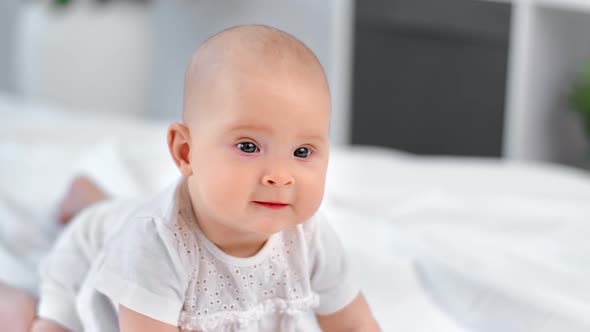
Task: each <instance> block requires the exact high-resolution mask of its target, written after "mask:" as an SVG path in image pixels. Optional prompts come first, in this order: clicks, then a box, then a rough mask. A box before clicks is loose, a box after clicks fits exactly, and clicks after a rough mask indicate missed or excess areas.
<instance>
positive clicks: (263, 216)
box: [168, 26, 330, 237]
mask: <svg viewBox="0 0 590 332" xmlns="http://www.w3.org/2000/svg"><path fill="white" fill-rule="evenodd" d="M329 122H330V94H329V89H328V84H327V80H326V77H325V74H324V71H323V69H322V66H321V65H320V63H319V61H318V60H317V58H316V57H315V55H314V54H313V53H312V52H311V51H310V50H309V49H308V48H307V47H306V46H305V45H304V44H303V43H301V42H300V41H299V40H297V39H296V38H294V37H293V36H291V35H289V34H287V33H285V32H282V31H279V30H276V29H273V28H269V27H266V26H240V27H235V28H232V29H228V30H225V31H223V32H221V33H219V34H217V35H215V36H213V37H212V38H210V39H209V40H207V41H206V42H205V43H204V44H203V45H202V46H201V47H200V48H199V49H198V50H197V52H196V53H195V55H194V56H193V58H192V61H191V63H190V65H189V67H188V69H187V72H186V78H185V88H184V115H183V124H179V123H176V124H173V125H171V126H170V129H169V133H168V143H169V146H170V151H171V153H172V155H173V158H174V160H175V162H176V164H177V166H178V167H179V169H180V171H181V172H182V174H183V175H184V176H185V177H187V178H188V180H187V181H188V187H189V192H190V196H191V200H192V203H193V207H194V210H195V213H196V216H197V219H198V220H199V222H207V223H209V224H211V223H213V224H215V225H217V226H220V227H223V228H225V229H227V230H231V231H234V232H239V233H243V234H244V235H254V236H266V237H267V236H269V235H270V234H273V233H276V232H278V231H280V230H282V229H285V228H286V227H288V226H291V225H295V224H299V223H303V222H305V221H306V220H307V219H309V218H310V217H311V216H312V215H313V214H314V213H315V212H316V211H317V209H318V207H319V205H320V203H321V200H322V197H323V194H324V184H325V177H326V169H327V163H328V149H329V146H328V129H329ZM270 203H275V204H270Z"/></svg>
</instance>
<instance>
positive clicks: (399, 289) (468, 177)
mask: <svg viewBox="0 0 590 332" xmlns="http://www.w3.org/2000/svg"><path fill="white" fill-rule="evenodd" d="M165 135H166V124H164V123H151V122H146V121H140V120H138V119H135V118H129V117H123V116H113V115H112V114H111V115H108V116H101V115H97V114H83V113H81V112H72V111H68V110H63V109H58V108H55V107H49V106H45V105H30V104H25V103H22V102H21V101H19V100H15V99H11V98H8V97H6V96H0V281H4V282H8V283H10V284H12V285H15V286H18V287H23V288H25V289H29V290H31V291H32V292H34V291H35V287H36V281H37V277H36V272H35V271H36V265H37V263H38V260H39V259H40V258H41V257H42V255H43V253H44V252H45V251H46V250H47V248H48V247H49V246H50V245H51V242H52V240H53V239H54V237H55V236H56V234H57V232H58V231H59V229H58V227H56V226H55V221H54V214H55V206H56V205H57V202H58V200H59V198H60V197H61V196H62V195H63V194H64V192H65V189H66V185H67V183H68V180H69V179H71V178H72V177H73V176H74V175H75V174H78V173H86V174H87V175H90V176H91V177H93V178H94V179H95V180H96V181H97V182H99V183H100V184H101V185H102V186H103V187H104V188H105V189H106V190H107V191H109V192H110V193H111V194H112V195H115V196H133V195H138V194H146V193H150V192H154V191H156V190H157V189H159V188H161V187H162V186H164V185H166V184H167V183H169V182H170V181H171V180H172V179H174V178H175V177H176V176H178V172H177V171H176V170H175V168H174V166H173V164H172V161H171V160H170V158H169V157H168V153H167V148H166V145H165V141H166V140H165V137H166V136H165ZM328 174H329V175H328V180H327V187H326V197H325V201H324V204H323V209H324V210H325V211H326V213H327V214H328V215H329V216H330V217H331V220H332V223H333V224H334V226H335V228H336V230H337V231H338V232H339V233H340V235H341V237H342V239H343V242H344V243H345V246H346V248H347V250H348V251H349V252H350V254H351V256H352V257H353V260H354V261H355V262H356V263H357V266H358V273H359V279H360V281H361V284H362V286H363V289H364V292H365V294H366V296H367V298H368V300H369V302H370V304H371V306H372V308H373V311H374V312H375V315H376V317H377V319H378V320H379V322H380V324H381V325H382V327H383V329H384V331H441V332H445V331H449V332H450V331H468V330H475V331H566V330H567V331H587V330H589V329H590V318H589V317H590V289H589V286H587V282H586V280H587V278H588V275H590V274H589V273H590V245H589V244H588V241H587V240H586V237H587V235H588V234H590V232H589V231H590V207H589V204H588V199H589V198H590V177H589V176H588V175H587V174H586V173H584V172H581V171H576V170H574V169H570V168H565V167H559V166H550V165H535V164H524V163H514V162H506V161H497V160H491V159H477V158H444V157H429V158H424V157H416V156H413V155H410V154H405V153H400V152H396V151H392V150H386V149H378V148H366V147H364V148H335V149H333V152H332V156H331V161H330V169H329V173H328Z"/></svg>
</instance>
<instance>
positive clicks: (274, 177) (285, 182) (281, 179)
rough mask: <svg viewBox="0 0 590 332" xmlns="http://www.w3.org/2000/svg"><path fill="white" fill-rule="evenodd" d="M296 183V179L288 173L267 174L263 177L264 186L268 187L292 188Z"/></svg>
mask: <svg viewBox="0 0 590 332" xmlns="http://www.w3.org/2000/svg"><path fill="white" fill-rule="evenodd" d="M294 183H295V179H294V178H293V177H292V176H291V175H289V174H288V173H286V172H283V173H273V174H267V175H265V176H263V177H262V184H264V185H266V186H273V187H275V186H277V187H279V186H290V185H293V184H294Z"/></svg>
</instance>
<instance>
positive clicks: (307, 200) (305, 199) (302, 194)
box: [297, 178, 324, 220]
mask: <svg viewBox="0 0 590 332" xmlns="http://www.w3.org/2000/svg"><path fill="white" fill-rule="evenodd" d="M300 188H301V190H299V191H298V193H297V195H298V201H299V205H300V206H299V207H300V209H299V210H300V211H299V214H300V215H301V216H300V217H301V218H303V219H305V220H307V219H308V218H310V217H311V216H312V215H313V214H314V213H315V212H316V211H317V209H318V208H319V207H320V204H321V202H322V198H323V193H324V186H323V184H322V182H321V181H320V180H319V179H315V178H311V179H307V181H304V182H303V183H302V186H300Z"/></svg>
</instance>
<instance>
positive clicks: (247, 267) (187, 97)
mask: <svg viewBox="0 0 590 332" xmlns="http://www.w3.org/2000/svg"><path fill="white" fill-rule="evenodd" d="M329 122H330V94H329V89H328V83H327V80H326V77H325V74H324V71H323V69H322V66H321V65H320V63H319V61H318V60H317V58H316V57H315V56H314V54H313V53H312V52H311V51H310V50H309V49H308V48H307V47H306V46H305V45H303V44H302V43H301V42H300V41H299V40H297V39H295V38H294V37H293V36H291V35H289V34H287V33H285V32H282V31H279V30H276V29H273V28H270V27H266V26H240V27H235V28H231V29H228V30H225V31H223V32H221V33H218V34H217V35H215V36H213V37H211V38H210V39H209V40H207V41H206V42H205V43H204V44H203V45H202V46H201V47H200V48H199V49H198V50H197V52H196V53H195V55H194V56H193V58H192V61H191V63H190V65H189V67H188V69H187V73H186V78H185V91H184V113H183V122H182V123H174V124H172V125H171V126H170V127H169V130H168V146H169V150H170V153H171V155H172V158H173V159H174V162H175V163H176V165H177V167H178V169H179V170H180V172H181V173H182V177H181V178H180V179H179V181H178V182H177V183H175V184H173V185H172V186H171V187H170V188H168V189H167V190H165V191H164V192H162V193H160V194H159V195H157V196H156V197H154V198H151V199H150V200H148V201H144V202H135V201H132V202H116V201H108V200H104V201H101V202H100V203H97V204H94V205H92V206H91V207H89V208H87V209H84V210H83V211H82V212H81V213H79V214H78V215H77V216H76V217H75V220H74V221H73V222H72V223H71V225H70V226H69V227H68V228H67V229H66V231H65V232H64V233H63V234H62V236H61V237H60V239H59V240H58V242H57V243H56V245H55V248H54V249H53V251H52V252H51V253H50V254H49V255H48V257H47V259H46V260H45V261H44V263H43V266H42V268H41V277H42V282H41V287H40V302H39V305H38V311H37V316H38V318H37V321H36V322H35V323H34V325H33V330H34V331H70V330H72V331H81V330H84V331H101V332H102V331H117V330H120V331H123V332H125V331H161V332H165V331H179V330H181V331H308V330H310V329H313V328H316V329H317V325H318V324H319V327H321V329H322V330H324V331H376V330H379V327H378V325H377V323H376V322H375V320H374V319H373V317H372V315H371V313H370V310H369V307H368V305H367V303H366V301H365V299H364V298H363V296H362V294H361V293H360V292H359V289H358V285H357V284H356V282H355V279H354V277H353V275H352V271H351V267H350V265H349V263H348V261H347V259H346V257H345V255H344V251H343V250H342V248H341V245H340V242H339V240H338V239H337V237H336V234H335V233H334V231H333V230H332V229H331V227H330V226H329V224H328V223H327V222H326V220H324V218H323V217H322V215H321V213H320V212H318V208H319V206H320V203H321V201H322V197H323V194H324V184H325V177H326V169H327V163H328V152H329V143H328V131H329ZM139 144H141V143H139ZM310 313H312V315H310ZM313 314H315V317H316V318H317V320H316V319H313V318H314V315H313ZM310 317H311V319H309V318H310Z"/></svg>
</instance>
